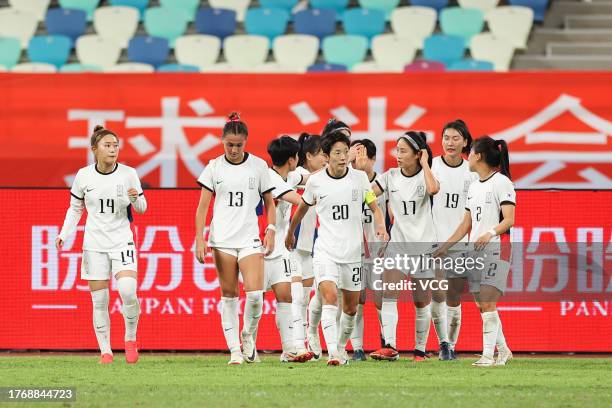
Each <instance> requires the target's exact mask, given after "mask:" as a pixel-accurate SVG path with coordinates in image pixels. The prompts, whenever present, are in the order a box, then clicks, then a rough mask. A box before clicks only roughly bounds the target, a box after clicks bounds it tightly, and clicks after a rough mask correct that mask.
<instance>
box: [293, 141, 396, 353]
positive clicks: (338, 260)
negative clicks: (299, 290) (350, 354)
mask: <svg viewBox="0 0 612 408" xmlns="http://www.w3.org/2000/svg"><path fill="white" fill-rule="evenodd" d="M349 144H350V142H349V139H348V137H347V136H346V135H345V134H343V133H342V132H338V131H336V132H332V133H330V134H329V135H327V136H326V137H325V138H324V139H323V141H322V146H321V147H322V150H323V152H324V153H325V155H326V156H327V157H328V158H329V165H328V167H327V168H326V169H325V171H321V172H319V173H317V174H314V175H312V176H311V177H310V179H309V180H308V182H307V183H306V189H305V191H304V194H303V196H302V200H303V201H302V203H300V205H299V207H298V209H297V211H296V212H295V214H294V217H293V219H292V221H291V225H290V226H289V231H288V233H287V237H286V239H285V244H286V246H287V248H289V249H292V248H293V246H294V242H295V237H294V235H293V233H294V232H295V229H296V227H297V225H298V223H299V222H300V221H301V219H302V218H303V217H304V214H306V212H307V211H308V208H309V207H310V206H313V205H314V206H315V210H316V213H317V216H318V218H319V224H320V226H319V235H318V238H317V240H316V242H315V250H314V259H313V269H314V273H315V279H316V282H317V285H318V290H319V291H320V293H321V297H322V299H323V309H322V313H321V314H322V316H321V324H322V326H323V335H324V337H325V342H326V343H327V349H328V353H329V359H328V362H327V364H328V365H340V364H347V363H348V359H347V356H346V351H345V350H344V347H345V345H346V342H347V340H348V338H349V336H350V335H351V333H352V331H353V327H354V325H355V314H356V313H357V304H358V303H359V293H360V291H361V243H362V236H363V223H362V207H361V206H362V203H363V202H364V201H365V202H366V204H367V205H369V207H370V209H371V210H372V215H373V217H374V220H375V222H376V231H377V235H378V236H379V239H386V235H387V233H386V231H385V226H384V218H383V216H382V212H381V211H380V209H379V208H378V206H377V205H376V197H375V195H374V193H373V192H372V190H371V187H370V183H369V182H368V178H367V175H366V174H365V173H364V172H363V171H360V170H354V169H352V168H350V167H349V166H348V152H349ZM338 289H341V290H342V296H343V298H344V301H343V313H342V317H341V319H340V334H339V336H338V334H337V328H336V313H337V308H338V307H337V303H338Z"/></svg>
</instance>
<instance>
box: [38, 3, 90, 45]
mask: <svg viewBox="0 0 612 408" xmlns="http://www.w3.org/2000/svg"><path fill="white" fill-rule="evenodd" d="M45 26H46V27H47V33H48V34H50V35H65V36H66V37H69V38H70V39H71V40H72V42H73V44H74V41H75V40H76V39H77V37H79V36H81V35H83V33H84V32H85V27H86V26H87V15H86V13H85V11H83V10H76V9H65V8H53V9H49V11H47V16H46V17H45Z"/></svg>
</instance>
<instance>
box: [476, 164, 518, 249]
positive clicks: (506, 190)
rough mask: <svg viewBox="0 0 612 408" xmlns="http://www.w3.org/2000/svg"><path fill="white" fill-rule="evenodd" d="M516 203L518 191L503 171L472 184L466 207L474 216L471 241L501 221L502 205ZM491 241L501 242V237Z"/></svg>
mask: <svg viewBox="0 0 612 408" xmlns="http://www.w3.org/2000/svg"><path fill="white" fill-rule="evenodd" d="M504 204H511V205H516V192H515V191H514V185H513V184H512V181H510V179H509V178H508V177H506V176H504V175H503V174H501V173H497V172H495V173H493V175H492V176H490V177H489V178H488V179H486V180H478V181H475V182H474V183H472V184H470V188H469V190H468V195H467V201H466V204H465V209H466V210H467V211H469V212H470V215H471V217H472V231H471V232H470V242H475V241H476V240H477V239H478V237H480V236H481V235H482V234H484V233H485V232H487V231H489V230H490V229H491V228H493V227H495V226H496V225H497V224H499V223H500V222H501V219H502V215H501V206H502V205H504ZM490 242H500V237H499V235H498V236H495V237H493V238H491V241H490Z"/></svg>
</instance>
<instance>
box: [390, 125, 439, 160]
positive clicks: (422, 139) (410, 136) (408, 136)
mask: <svg viewBox="0 0 612 408" xmlns="http://www.w3.org/2000/svg"><path fill="white" fill-rule="evenodd" d="M399 140H404V141H405V142H406V143H407V144H408V146H410V148H411V149H412V151H413V152H414V153H415V154H418V153H419V152H420V151H421V150H422V149H425V150H426V151H427V153H428V155H429V158H428V159H427V164H429V167H431V164H432V161H433V155H432V154H431V148H430V147H429V145H428V144H427V135H426V134H425V132H417V131H414V130H409V131H407V132H406V133H404V135H403V136H402V137H400V138H399V139H398V141H399Z"/></svg>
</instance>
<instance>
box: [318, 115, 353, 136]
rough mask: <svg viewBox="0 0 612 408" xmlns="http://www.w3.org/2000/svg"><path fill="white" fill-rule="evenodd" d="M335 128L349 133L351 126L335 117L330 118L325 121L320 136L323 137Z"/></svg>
mask: <svg viewBox="0 0 612 408" xmlns="http://www.w3.org/2000/svg"><path fill="white" fill-rule="evenodd" d="M336 130H346V131H347V132H348V133H349V135H350V134H351V128H350V127H349V126H348V125H347V124H346V123H344V122H342V121H341V120H338V119H336V118H331V119H330V120H328V121H327V123H326V124H325V127H324V128H323V130H322V131H321V136H322V137H325V136H327V135H329V134H330V133H332V132H335V131H336Z"/></svg>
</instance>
